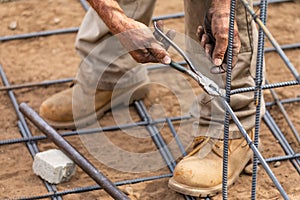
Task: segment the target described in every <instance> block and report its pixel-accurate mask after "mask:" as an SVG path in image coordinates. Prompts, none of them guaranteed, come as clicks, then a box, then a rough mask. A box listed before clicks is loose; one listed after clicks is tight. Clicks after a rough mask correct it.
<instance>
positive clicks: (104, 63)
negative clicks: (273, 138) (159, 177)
mask: <svg viewBox="0 0 300 200" xmlns="http://www.w3.org/2000/svg"><path fill="white" fill-rule="evenodd" d="M184 3H185V20H186V21H185V26H186V27H185V28H186V35H187V36H188V37H189V38H190V39H188V40H187V42H186V43H187V51H188V53H190V54H191V55H200V53H199V52H198V49H199V43H198V40H197V38H196V30H197V27H198V26H199V25H202V24H203V21H204V20H203V19H204V16H205V13H206V11H207V9H208V8H209V5H210V1H201V0H185V1H184ZM250 3H252V1H251V2H250ZM119 4H120V6H121V7H122V8H123V9H124V11H125V13H126V15H127V16H128V17H131V18H133V19H135V20H137V21H140V22H143V23H145V24H147V25H148V24H149V23H150V21H151V17H152V13H153V9H154V6H155V1H154V0H120V1H119ZM236 18H237V25H238V29H239V34H240V38H241V42H242V47H241V51H240V54H239V57H238V58H239V60H238V63H237V65H236V67H235V68H234V70H233V71H232V86H231V88H232V89H236V88H241V87H250V86H254V85H255V83H254V77H255V66H256V52H257V48H256V45H257V30H256V27H255V23H254V22H253V21H252V18H251V16H250V15H249V14H247V12H246V10H245V9H244V7H243V5H241V3H240V2H239V1H237V5H236ZM76 49H77V50H78V53H79V54H80V55H81V56H82V59H83V63H82V64H81V66H80V68H79V75H78V76H77V81H78V82H79V83H81V84H82V85H84V86H85V87H90V86H91V85H93V84H95V82H97V88H98V89H104V90H112V89H113V88H114V86H115V84H116V82H118V85H119V83H120V77H122V80H121V84H120V85H122V86H124V87H128V86H130V85H133V84H136V83H138V82H141V81H143V80H145V79H147V70H146V68H145V67H143V66H142V65H140V64H138V63H136V62H135V61H134V60H133V59H132V58H131V56H130V55H129V54H128V53H126V51H125V50H124V48H123V47H122V45H121V44H120V42H119V41H118V40H117V39H116V38H114V37H112V34H111V33H110V32H109V30H108V28H107V27H106V25H105V24H104V23H103V21H102V20H101V19H100V18H99V17H98V15H97V13H96V12H95V11H94V10H93V9H92V8H90V9H89V10H88V12H87V14H86V16H85V18H84V19H83V22H82V24H81V26H80V29H79V32H78V35H77V39H76ZM191 57H193V56H191ZM112 60H114V62H112ZM194 60H195V62H197V58H196V59H194ZM199 70H200V71H201V72H202V71H203V69H199ZM205 74H206V73H205ZM99 76H101V78H99ZM210 77H211V76H210ZM225 77H226V75H225V74H223V75H221V78H220V79H221V82H222V81H223V83H225ZM217 82H220V81H217ZM223 85H224V84H223ZM196 102H197V103H196V104H195V105H197V108H192V109H191V113H192V114H193V115H194V116H196V117H197V119H198V120H197V123H196V129H195V130H196V131H194V132H193V134H194V135H195V136H200V135H201V136H209V137H213V138H222V137H223V131H224V108H223V106H222V103H221V102H220V100H219V99H217V98H213V99H212V97H210V96H209V95H207V94H205V93H203V94H201V95H200V96H199V97H198V98H197V99H196ZM230 105H231V107H232V109H233V110H234V111H235V114H236V115H237V117H238V118H239V119H240V120H241V122H242V124H243V126H244V127H245V129H246V130H249V129H251V128H252V127H254V122H255V110H256V108H255V105H254V103H253V93H252V92H251V93H244V94H235V95H232V96H231V104H230ZM262 108H263V109H262V111H264V104H263V106H262ZM239 137H242V136H241V134H240V133H239V131H238V129H237V127H236V125H235V124H234V123H233V122H231V123H230V138H239Z"/></svg>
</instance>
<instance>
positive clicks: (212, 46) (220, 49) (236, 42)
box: [198, 0, 241, 73]
mask: <svg viewBox="0 0 300 200" xmlns="http://www.w3.org/2000/svg"><path fill="white" fill-rule="evenodd" d="M229 2H230V1H227V0H225V1H224V0H213V1H212V4H211V7H210V9H209V11H208V13H207V15H206V18H205V23H204V27H202V26H200V27H198V37H199V39H200V41H201V46H202V47H203V48H204V49H205V52H206V54H207V55H209V56H211V58H212V61H213V63H214V64H215V65H216V66H218V67H217V68H213V70H212V73H222V72H225V71H226V68H227V64H226V62H227V57H226V52H227V47H228V30H229V15H230V3H229ZM240 47H241V42H240V38H239V34H238V28H237V24H236V22H235V26H234V39H233V53H232V56H233V57H232V66H233V67H234V66H235V65H236V63H237V61H238V53H239V51H240Z"/></svg>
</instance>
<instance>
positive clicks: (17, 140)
mask: <svg viewBox="0 0 300 200" xmlns="http://www.w3.org/2000/svg"><path fill="white" fill-rule="evenodd" d="M190 117H191V116H189V115H188V116H180V117H170V118H168V119H170V121H181V120H187V119H190ZM165 122H166V119H165V118H162V119H156V120H153V122H152V124H160V123H165ZM146 125H148V122H144V121H142V122H136V123H130V124H120V125H118V126H107V127H102V128H95V129H88V130H78V131H70V132H63V133H61V136H63V137H68V136H74V135H85V134H92V133H98V132H106V131H116V130H123V129H129V128H133V127H137V126H146ZM45 139H47V137H46V136H45V135H38V136H32V137H26V138H14V139H7V140H0V146H1V145H9V144H16V143H22V142H33V141H39V140H45Z"/></svg>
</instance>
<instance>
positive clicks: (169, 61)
mask: <svg viewBox="0 0 300 200" xmlns="http://www.w3.org/2000/svg"><path fill="white" fill-rule="evenodd" d="M162 63H163V64H166V65H168V64H170V63H171V58H170V57H169V56H165V57H164V58H163V59H162Z"/></svg>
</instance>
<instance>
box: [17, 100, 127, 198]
mask: <svg viewBox="0 0 300 200" xmlns="http://www.w3.org/2000/svg"><path fill="white" fill-rule="evenodd" d="M20 111H21V112H22V113H23V114H24V115H25V116H26V117H27V118H28V119H29V120H30V121H31V122H32V123H33V124H34V125H35V126H36V127H37V128H38V129H39V130H41V131H42V132H43V133H44V134H46V135H47V136H48V138H49V139H51V140H52V141H53V142H54V143H55V144H56V145H57V146H58V147H59V148H61V149H62V150H63V151H64V152H65V153H66V155H68V156H69V157H70V158H71V159H72V160H73V161H74V162H75V163H76V164H77V165H78V166H79V167H80V168H81V169H82V170H83V171H85V172H86V173H87V174H88V175H89V176H90V177H91V178H92V179H93V180H94V181H95V182H96V183H98V184H99V185H100V186H101V187H103V189H104V190H105V191H106V192H107V193H108V194H109V195H110V196H111V197H113V198H115V199H124V200H125V199H126V200H128V199H129V198H128V197H127V196H126V195H125V194H124V193H123V192H121V191H120V190H119V189H118V188H116V186H115V185H114V184H113V183H112V182H111V181H110V180H109V179H108V178H107V177H106V176H105V175H104V174H103V173H102V172H101V171H100V170H97V169H96V168H95V167H94V166H93V164H92V163H90V162H89V161H88V160H87V159H86V158H85V157H84V156H83V155H81V154H80V153H79V152H78V151H77V150H76V149H75V148H74V147H73V146H72V145H71V144H70V143H68V142H67V141H66V140H65V139H64V138H63V137H62V136H61V135H60V134H58V133H57V132H56V131H55V130H54V129H53V128H52V127H51V126H49V125H48V124H47V123H46V122H45V121H44V120H43V119H42V118H41V117H40V116H39V115H38V114H37V113H36V112H35V111H34V110H32V108H30V107H29V106H28V105H27V104H26V103H21V104H20Z"/></svg>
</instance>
